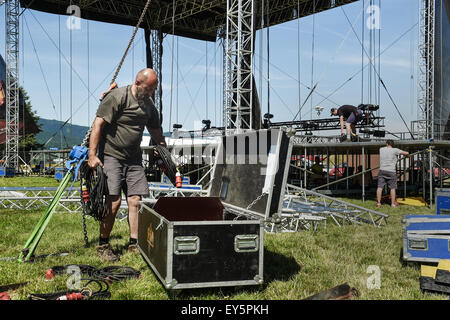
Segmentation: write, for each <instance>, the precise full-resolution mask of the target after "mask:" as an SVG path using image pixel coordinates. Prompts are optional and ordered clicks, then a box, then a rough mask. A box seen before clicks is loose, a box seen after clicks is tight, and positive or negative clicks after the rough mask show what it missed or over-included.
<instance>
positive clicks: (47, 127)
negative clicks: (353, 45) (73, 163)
mask: <svg viewBox="0 0 450 320" xmlns="http://www.w3.org/2000/svg"><path fill="white" fill-rule="evenodd" d="M38 124H39V125H41V130H42V131H41V132H39V133H38V134H37V135H36V139H37V141H38V142H39V143H42V144H44V143H46V142H47V140H48V139H50V138H51V137H52V136H53V135H54V134H55V132H56V135H55V136H54V137H53V139H52V140H51V141H50V142H49V143H48V144H47V145H46V146H45V148H46V149H48V148H55V147H56V148H60V147H61V136H62V137H63V138H62V148H63V149H66V148H69V149H71V148H72V146H75V145H80V144H81V142H82V141H83V139H84V137H85V136H86V132H87V131H88V129H89V128H88V127H85V126H78V125H72V140H70V123H66V125H65V126H64V127H63V128H62V129H61V126H62V125H63V124H64V122H62V121H58V120H48V119H43V118H41V119H39V122H38Z"/></svg>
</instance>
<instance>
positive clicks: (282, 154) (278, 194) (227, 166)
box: [210, 128, 292, 220]
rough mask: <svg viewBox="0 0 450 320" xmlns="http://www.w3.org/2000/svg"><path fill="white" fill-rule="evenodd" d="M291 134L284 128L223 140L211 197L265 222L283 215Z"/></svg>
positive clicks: (259, 131)
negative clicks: (281, 213) (279, 214)
mask: <svg viewBox="0 0 450 320" xmlns="http://www.w3.org/2000/svg"><path fill="white" fill-rule="evenodd" d="M290 133H291V132H290V131H289V130H288V129H284V128H281V129H267V130H257V131H250V132H246V133H240V134H234V135H229V136H224V137H222V141H221V143H220V145H219V147H218V152H217V156H216V163H215V167H214V173H213V180H212V182H211V189H210V195H211V196H215V197H219V198H220V199H221V200H222V202H223V204H224V205H225V207H226V208H228V207H233V208H234V209H237V210H234V211H239V210H241V211H242V212H243V213H244V214H245V213H250V212H251V214H255V215H257V216H259V217H262V218H264V219H266V220H267V219H268V218H270V217H271V216H272V215H274V214H275V213H278V212H280V211H281V206H282V205H283V196H284V194H285V186H286V179H287V173H288V170H289V163H290V161H289V160H290V157H291V152H292V144H291V141H290Z"/></svg>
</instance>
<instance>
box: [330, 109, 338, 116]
mask: <svg viewBox="0 0 450 320" xmlns="http://www.w3.org/2000/svg"><path fill="white" fill-rule="evenodd" d="M337 114H338V109H336V108H331V115H332V116H337Z"/></svg>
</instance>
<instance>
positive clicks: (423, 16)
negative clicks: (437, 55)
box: [415, 0, 435, 139]
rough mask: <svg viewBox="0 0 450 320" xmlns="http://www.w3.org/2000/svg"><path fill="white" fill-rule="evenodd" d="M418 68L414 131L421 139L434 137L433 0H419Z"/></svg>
mask: <svg viewBox="0 0 450 320" xmlns="http://www.w3.org/2000/svg"><path fill="white" fill-rule="evenodd" d="M418 43H419V47H418V54H419V70H418V73H419V74H418V101H417V102H418V110H417V119H418V121H417V127H416V129H415V130H416V131H417V134H418V136H419V138H421V139H431V138H434V45H435V0H420V2H419V39H418Z"/></svg>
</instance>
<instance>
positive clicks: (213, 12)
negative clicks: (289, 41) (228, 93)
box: [21, 0, 357, 41]
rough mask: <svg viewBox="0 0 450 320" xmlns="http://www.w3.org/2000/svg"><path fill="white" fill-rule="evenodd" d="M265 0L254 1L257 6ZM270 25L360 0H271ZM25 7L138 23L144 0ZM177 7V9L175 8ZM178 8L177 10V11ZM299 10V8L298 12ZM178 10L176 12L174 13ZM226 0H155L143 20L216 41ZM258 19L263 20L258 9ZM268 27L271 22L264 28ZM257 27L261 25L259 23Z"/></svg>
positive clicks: (63, 0) (54, 1)
mask: <svg viewBox="0 0 450 320" xmlns="http://www.w3.org/2000/svg"><path fill="white" fill-rule="evenodd" d="M262 1H264V0H254V1H253V2H254V4H255V5H257V6H258V7H260V6H261V2H262ZM265 1H266V2H267V4H266V6H267V7H268V14H269V15H270V18H269V19H268V20H269V21H270V26H271V25H275V24H280V23H283V22H287V21H291V20H294V19H297V18H299V17H304V16H307V15H310V14H312V13H318V12H321V11H324V10H328V9H332V8H334V7H337V6H341V5H345V4H348V3H351V2H355V1H357V0H334V1H330V0H270V1H267V0H265ZM21 3H22V6H23V7H30V8H31V9H37V10H41V11H46V12H52V13H59V14H65V9H66V8H67V7H68V6H69V5H71V4H72V5H77V6H79V7H80V9H81V12H82V17H83V18H86V19H92V20H98V21H104V22H112V23H120V24H129V25H135V24H136V21H137V20H138V18H139V16H140V14H141V12H142V8H143V7H144V4H145V1H144V0H124V1H116V0H101V1H99V0H78V1H69V0H39V1H35V0H21ZM174 6H175V8H174ZM174 9H175V10H174ZM298 9H300V11H299V12H297V11H298ZM173 12H175V15H174V14H173ZM226 12H227V0H175V2H174V1H173V0H159V1H156V0H154V1H152V3H151V4H150V7H149V10H148V12H147V14H146V16H145V19H144V23H145V24H146V25H148V26H149V27H150V29H154V30H162V31H163V32H164V33H172V24H173V21H175V26H174V29H175V34H176V35H181V36H187V37H192V38H196V39H203V40H209V41H215V40H216V35H217V30H218V29H220V28H221V27H222V26H223V25H225V24H226ZM255 18H256V19H258V20H259V21H260V19H261V15H260V13H259V12H257V13H256V14H255ZM267 26H269V25H268V24H266V25H264V26H263V27H267ZM257 28H260V24H258V26H257Z"/></svg>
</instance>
